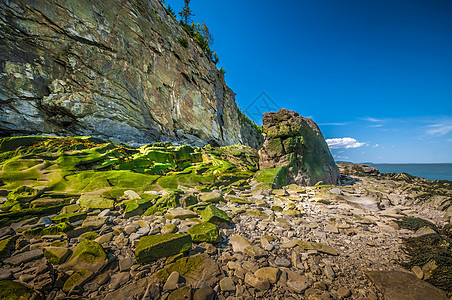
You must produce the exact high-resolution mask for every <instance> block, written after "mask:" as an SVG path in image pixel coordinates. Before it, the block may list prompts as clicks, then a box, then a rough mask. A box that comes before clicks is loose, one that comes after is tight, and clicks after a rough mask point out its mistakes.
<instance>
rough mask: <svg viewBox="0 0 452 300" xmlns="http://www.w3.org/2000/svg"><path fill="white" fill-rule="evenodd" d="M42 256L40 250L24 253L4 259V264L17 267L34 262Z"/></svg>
mask: <svg viewBox="0 0 452 300" xmlns="http://www.w3.org/2000/svg"><path fill="white" fill-rule="evenodd" d="M42 256H43V254H42V250H41V249H36V250H31V251H26V252H23V253H19V254H17V255H14V256H11V257H9V258H7V259H5V261H4V262H5V264H9V265H13V266H18V265H20V264H23V263H26V262H29V261H33V260H36V259H38V258H41V257H42Z"/></svg>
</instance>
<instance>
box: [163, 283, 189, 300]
mask: <svg viewBox="0 0 452 300" xmlns="http://www.w3.org/2000/svg"><path fill="white" fill-rule="evenodd" d="M182 299H191V286H189V285H187V286H184V287H181V288H178V289H177V290H175V291H173V292H172V293H171V294H169V296H168V300H182Z"/></svg>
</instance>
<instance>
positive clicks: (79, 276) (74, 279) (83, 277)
mask: <svg viewBox="0 0 452 300" xmlns="http://www.w3.org/2000/svg"><path fill="white" fill-rule="evenodd" d="M93 275H94V273H93V272H92V271H90V270H86V269H79V270H78V271H76V272H75V273H74V274H72V275H71V276H69V278H68V279H67V280H66V282H65V283H64V285H63V288H62V290H63V291H64V292H66V293H68V292H70V291H71V290H72V289H74V288H75V287H78V286H82V285H83V284H85V283H86V282H87V281H88V280H89V279H91V278H92V276H93Z"/></svg>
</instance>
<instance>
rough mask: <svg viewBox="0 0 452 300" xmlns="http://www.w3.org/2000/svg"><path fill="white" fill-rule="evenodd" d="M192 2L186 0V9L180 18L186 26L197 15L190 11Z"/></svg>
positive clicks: (180, 14)
mask: <svg viewBox="0 0 452 300" xmlns="http://www.w3.org/2000/svg"><path fill="white" fill-rule="evenodd" d="M190 1H191V0H184V2H185V5H184V8H183V9H182V11H181V12H180V13H179V16H180V17H181V18H182V20H183V22H184V23H185V24H188V22H189V21H191V17H193V16H194V15H195V14H194V13H193V12H192V11H191V9H190Z"/></svg>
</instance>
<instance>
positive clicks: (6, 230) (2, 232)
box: [0, 227, 16, 240]
mask: <svg viewBox="0 0 452 300" xmlns="http://www.w3.org/2000/svg"><path fill="white" fill-rule="evenodd" d="M14 234H16V232H15V231H14V229H13V228H11V227H2V228H0V239H2V240H3V239H4V237H7V236H10V235H14Z"/></svg>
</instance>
